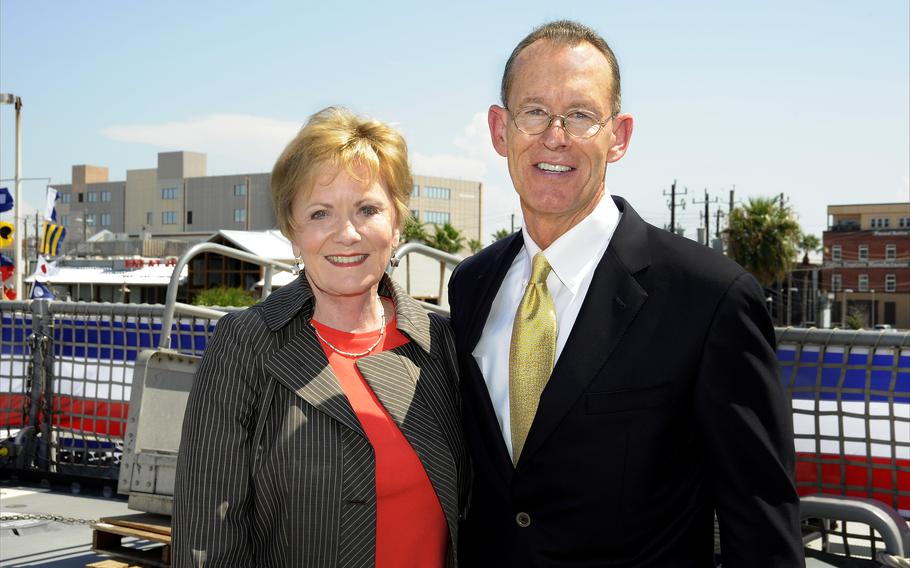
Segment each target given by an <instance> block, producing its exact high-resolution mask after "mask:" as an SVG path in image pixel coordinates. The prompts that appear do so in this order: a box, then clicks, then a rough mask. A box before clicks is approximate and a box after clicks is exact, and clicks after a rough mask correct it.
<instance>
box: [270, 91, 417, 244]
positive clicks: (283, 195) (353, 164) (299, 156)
mask: <svg viewBox="0 0 910 568" xmlns="http://www.w3.org/2000/svg"><path fill="white" fill-rule="evenodd" d="M323 166H330V167H333V168H337V169H338V170H341V169H344V170H345V171H347V173H348V175H350V176H351V177H352V178H354V179H356V180H358V181H363V182H370V183H372V182H373V181H375V180H379V181H380V182H382V183H384V184H385V186H386V187H387V188H388V191H389V194H390V196H391V198H392V203H393V204H394V206H395V221H396V223H397V225H398V227H399V229H400V228H401V227H403V226H404V223H405V220H407V218H408V216H409V215H410V211H409V209H408V200H409V198H410V195H411V190H412V186H413V182H412V180H411V170H410V167H409V164H408V147H407V144H406V143H405V141H404V138H403V137H402V136H401V134H399V133H398V132H397V131H396V130H395V129H394V128H392V127H391V126H389V125H388V124H385V123H384V122H380V121H378V120H375V119H369V118H363V117H360V116H357V115H355V114H354V113H352V112H351V111H350V110H348V109H346V108H344V107H337V106H334V107H328V108H325V109H322V110H321V111H319V112H317V113H316V114H314V115H313V116H311V117H310V119H309V120H308V121H307V123H306V125H304V127H303V128H302V129H301V130H300V132H299V133H298V134H297V136H296V137H294V139H293V140H291V142H290V143H289V144H288V145H287V147H286V148H285V149H284V152H282V153H281V156H280V157H279V158H278V161H277V162H275V167H274V168H273V169H272V188H271V189H272V207H273V208H274V209H275V219H276V221H277V222H278V228H279V229H280V230H281V233H282V234H283V235H284V236H285V237H287V238H288V239H292V238H293V235H294V227H293V226H292V225H293V223H292V219H291V205H292V203H293V200H294V198H295V197H296V196H298V195H301V196H307V195H308V194H309V192H310V191H311V190H312V189H313V184H314V183H315V177H316V175H317V174H319V172H320V171H322V167H323ZM364 167H365V168H366V171H367V173H368V175H369V176H370V177H369V179H360V177H359V175H360V174H361V173H362V171H363V168H364Z"/></svg>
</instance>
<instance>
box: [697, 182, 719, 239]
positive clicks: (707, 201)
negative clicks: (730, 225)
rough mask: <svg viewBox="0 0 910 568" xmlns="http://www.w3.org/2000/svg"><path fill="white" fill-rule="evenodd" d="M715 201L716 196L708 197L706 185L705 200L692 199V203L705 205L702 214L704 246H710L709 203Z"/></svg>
mask: <svg viewBox="0 0 910 568" xmlns="http://www.w3.org/2000/svg"><path fill="white" fill-rule="evenodd" d="M717 201H718V199H717V198H716V197H715V198H714V201H711V198H710V197H708V188H707V187H706V188H705V200H704V201H692V203H696V204H698V205H701V204H704V205H705V214H704V215H705V216H704V219H705V246H711V212H710V209H709V207H710V204H711V203H717ZM718 228H719V227H718Z"/></svg>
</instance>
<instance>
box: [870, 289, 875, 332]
mask: <svg viewBox="0 0 910 568" xmlns="http://www.w3.org/2000/svg"><path fill="white" fill-rule="evenodd" d="M869 291H870V292H872V309H871V310H869V311H870V312H871V313H872V323H871V324H870V325H869V327H871V328H872V329H875V290H869Z"/></svg>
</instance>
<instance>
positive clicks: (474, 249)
mask: <svg viewBox="0 0 910 568" xmlns="http://www.w3.org/2000/svg"><path fill="white" fill-rule="evenodd" d="M468 248H469V249H471V254H477V253H478V252H480V249H482V248H483V243H482V242H480V241H478V240H477V239H471V240H469V241H468Z"/></svg>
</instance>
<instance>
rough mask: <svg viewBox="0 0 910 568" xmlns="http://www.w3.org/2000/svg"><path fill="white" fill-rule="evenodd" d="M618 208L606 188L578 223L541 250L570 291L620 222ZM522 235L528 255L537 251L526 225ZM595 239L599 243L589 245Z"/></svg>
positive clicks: (598, 258)
mask: <svg viewBox="0 0 910 568" xmlns="http://www.w3.org/2000/svg"><path fill="white" fill-rule="evenodd" d="M619 218H620V212H619V209H618V208H617V207H616V203H614V202H613V198H612V197H611V196H610V192H609V191H605V193H604V196H603V198H601V200H600V203H598V204H597V206H596V207H595V208H594V210H593V211H591V213H590V214H589V215H588V216H587V217H585V218H584V219H582V220H581V221H580V222H579V223H578V224H577V225H575V226H574V227H572V228H571V229H569V230H568V231H566V232H565V234H563V235H562V236H561V237H559V238H558V239H556V240H555V241H554V242H553V243H552V244H551V245H550V246H549V247H547V249H546V250H545V251H543V252H544V256H546V258H547V262H549V263H550V267H551V268H552V269H553V273H554V274H555V275H556V277H557V278H559V281H560V282H561V283H562V285H563V286H565V287H566V288H567V289H568V290H569V291H570V292H571V293H572V294H573V295H574V294H577V293H578V288H579V286H581V283H582V282H583V281H584V278H585V276H586V275H588V274H589V273H591V272H592V271H593V270H594V267H595V266H597V263H598V261H599V260H600V258H601V257H602V256H603V252H604V251H605V250H606V248H607V245H608V244H609V243H610V239H611V238H612V237H613V232H614V231H615V230H616V226H617V225H618V224H619ZM521 233H522V237H523V239H524V245H525V246H524V251H525V254H527V255H528V259H529V262H530V259H532V258H534V255H535V254H537V253H538V252H540V247H539V246H538V245H537V243H535V242H534V239H532V238H531V235H529V234H528V231H527V229H526V228H522V230H521ZM593 243H598V244H600V246H592V244H593Z"/></svg>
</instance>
